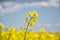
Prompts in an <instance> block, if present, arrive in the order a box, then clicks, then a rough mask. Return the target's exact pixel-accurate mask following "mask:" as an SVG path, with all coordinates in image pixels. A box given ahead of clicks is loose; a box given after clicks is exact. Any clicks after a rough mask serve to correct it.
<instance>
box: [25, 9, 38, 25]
mask: <svg viewBox="0 0 60 40" xmlns="http://www.w3.org/2000/svg"><path fill="white" fill-rule="evenodd" d="M28 15H29V16H30V18H31V19H30V20H28V18H25V22H26V23H27V22H29V23H28V25H29V26H34V24H35V23H36V22H37V19H38V13H37V12H36V11H35V10H34V11H32V12H29V13H28Z"/></svg>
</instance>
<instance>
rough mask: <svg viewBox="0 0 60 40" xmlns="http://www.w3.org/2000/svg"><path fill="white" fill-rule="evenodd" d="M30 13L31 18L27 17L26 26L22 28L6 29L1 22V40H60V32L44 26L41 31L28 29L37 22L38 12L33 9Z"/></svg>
mask: <svg viewBox="0 0 60 40" xmlns="http://www.w3.org/2000/svg"><path fill="white" fill-rule="evenodd" d="M28 15H29V17H30V19H28V18H25V22H26V23H27V26H26V28H20V30H16V28H15V27H14V26H12V27H10V28H9V29H7V30H4V24H3V23H0V40H60V32H46V31H45V29H44V28H41V29H40V31H39V32H35V31H33V29H30V30H28V27H30V26H31V27H33V26H34V24H35V23H36V22H37V20H38V13H37V12H36V11H32V12H29V13H28Z"/></svg>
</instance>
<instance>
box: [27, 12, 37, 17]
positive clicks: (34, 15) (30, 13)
mask: <svg viewBox="0 0 60 40" xmlns="http://www.w3.org/2000/svg"><path fill="white" fill-rule="evenodd" d="M28 15H29V16H30V17H31V18H38V13H37V12H36V11H32V12H29V14H28Z"/></svg>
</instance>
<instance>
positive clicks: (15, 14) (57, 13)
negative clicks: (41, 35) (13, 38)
mask: <svg viewBox="0 0 60 40" xmlns="http://www.w3.org/2000/svg"><path fill="white" fill-rule="evenodd" d="M33 10H36V11H37V12H38V14H39V18H38V22H37V23H36V24H35V25H34V27H32V29H33V30H34V31H39V30H40V28H42V27H44V28H45V29H46V31H52V32H60V5H59V0H48V1H47V0H46V1H44V0H41V1H39V0H37V1H36V0H35V1H34V0H31V1H27V0H25V1H22V0H10V1H7V0H3V1H1V2H0V22H1V23H4V24H5V29H7V28H9V27H11V26H15V28H16V29H20V28H21V27H26V24H25V23H24V19H25V17H28V18H29V16H28V12H30V11H33ZM30 28H31V27H29V29H30Z"/></svg>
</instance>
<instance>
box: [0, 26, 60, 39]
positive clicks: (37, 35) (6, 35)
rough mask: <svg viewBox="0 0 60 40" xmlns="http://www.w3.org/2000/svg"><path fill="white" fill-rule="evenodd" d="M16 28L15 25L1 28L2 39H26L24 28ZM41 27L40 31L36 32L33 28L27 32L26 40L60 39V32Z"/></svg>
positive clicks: (0, 37) (0, 36) (0, 35)
mask: <svg viewBox="0 0 60 40" xmlns="http://www.w3.org/2000/svg"><path fill="white" fill-rule="evenodd" d="M25 29H26V28H22V29H21V30H22V31H20V30H16V29H15V28H14V27H11V28H9V29H8V30H0V40H24V33H25V32H24V30H25ZM44 31H45V29H44V28H41V30H40V32H34V31H33V30H32V29H31V30H30V31H28V32H27V33H26V40H60V33H57V32H56V33H54V32H44Z"/></svg>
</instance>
